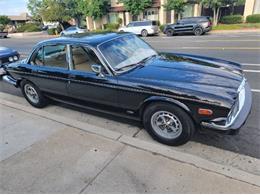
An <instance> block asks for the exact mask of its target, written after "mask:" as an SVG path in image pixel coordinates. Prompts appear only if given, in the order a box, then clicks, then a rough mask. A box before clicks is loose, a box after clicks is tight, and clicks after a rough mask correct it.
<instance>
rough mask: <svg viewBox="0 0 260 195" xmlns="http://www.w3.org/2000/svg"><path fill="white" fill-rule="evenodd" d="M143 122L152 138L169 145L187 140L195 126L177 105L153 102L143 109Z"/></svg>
mask: <svg viewBox="0 0 260 195" xmlns="http://www.w3.org/2000/svg"><path fill="white" fill-rule="evenodd" d="M143 123H144V127H145V129H146V130H147V131H148V133H149V134H150V135H151V136H152V138H153V139H155V140H157V141H159V142H160V143H163V144H167V145H170V146H178V145H182V144H185V143H186V142H188V141H189V140H190V139H191V137H192V135H193V133H194V132H195V126H194V123H193V121H192V119H191V118H190V116H189V115H188V114H187V113H186V112H185V111H184V110H182V109H181V108H179V107H178V106H175V105H172V104H168V103H154V104H151V105H150V106H148V108H147V109H146V110H145V111H144V115H143Z"/></svg>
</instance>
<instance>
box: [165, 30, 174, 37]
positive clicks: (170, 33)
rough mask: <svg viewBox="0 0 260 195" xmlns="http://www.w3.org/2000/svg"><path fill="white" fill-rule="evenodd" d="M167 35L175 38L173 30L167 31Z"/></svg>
mask: <svg viewBox="0 0 260 195" xmlns="http://www.w3.org/2000/svg"><path fill="white" fill-rule="evenodd" d="M166 35H167V36H168V37H171V36H173V30H172V29H168V30H166Z"/></svg>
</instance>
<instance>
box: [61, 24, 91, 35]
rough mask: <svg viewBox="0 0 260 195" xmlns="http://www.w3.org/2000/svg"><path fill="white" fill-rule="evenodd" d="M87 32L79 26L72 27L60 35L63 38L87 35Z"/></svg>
mask: <svg viewBox="0 0 260 195" xmlns="http://www.w3.org/2000/svg"><path fill="white" fill-rule="evenodd" d="M86 32H87V30H86V29H82V28H79V27H77V26H70V27H69V28H67V29H66V30H64V31H62V32H61V33H60V35H61V36H63V35H71V34H77V33H86Z"/></svg>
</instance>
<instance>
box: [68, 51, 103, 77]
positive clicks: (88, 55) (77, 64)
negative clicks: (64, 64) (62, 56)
mask: <svg viewBox="0 0 260 195" xmlns="http://www.w3.org/2000/svg"><path fill="white" fill-rule="evenodd" d="M71 52H72V62H73V67H74V69H75V70H82V71H87V72H93V71H92V69H91V66H92V65H94V64H99V65H101V62H100V61H99V59H98V57H97V56H96V54H95V53H94V51H93V50H92V49H89V48H87V47H83V46H71Z"/></svg>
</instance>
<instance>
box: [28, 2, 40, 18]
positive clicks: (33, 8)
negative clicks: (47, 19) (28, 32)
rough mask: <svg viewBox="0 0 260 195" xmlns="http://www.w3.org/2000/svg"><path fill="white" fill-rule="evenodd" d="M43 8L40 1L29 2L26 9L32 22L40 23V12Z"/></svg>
mask: <svg viewBox="0 0 260 195" xmlns="http://www.w3.org/2000/svg"><path fill="white" fill-rule="evenodd" d="M42 6H43V1H42V0H29V1H28V3H27V8H28V10H29V12H30V14H31V15H32V18H33V20H36V21H42V16H41V13H40V10H41V8H42Z"/></svg>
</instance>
